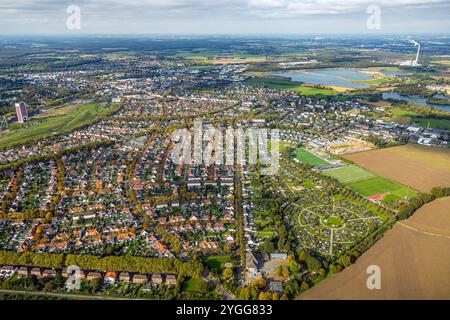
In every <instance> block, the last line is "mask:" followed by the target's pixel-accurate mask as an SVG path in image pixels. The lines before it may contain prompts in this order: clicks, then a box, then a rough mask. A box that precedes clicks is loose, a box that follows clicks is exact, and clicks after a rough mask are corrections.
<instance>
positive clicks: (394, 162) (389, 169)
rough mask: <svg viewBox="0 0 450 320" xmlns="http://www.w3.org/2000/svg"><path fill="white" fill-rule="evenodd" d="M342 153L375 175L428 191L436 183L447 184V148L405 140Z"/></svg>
mask: <svg viewBox="0 0 450 320" xmlns="http://www.w3.org/2000/svg"><path fill="white" fill-rule="evenodd" d="M343 157H344V158H345V159H347V160H350V161H352V162H354V163H356V164H358V165H359V166H361V167H363V168H365V169H367V170H370V171H372V172H374V173H376V174H378V175H381V176H383V177H386V178H388V179H391V180H393V181H396V182H398V183H401V184H404V185H407V186H409V187H411V188H413V189H416V190H419V191H422V192H430V191H431V189H432V188H433V187H437V186H450V150H448V149H442V148H440V149H439V148H431V147H426V146H421V145H412V144H408V145H404V146H399V147H393V148H387V149H380V150H372V151H366V152H360V153H354V154H348V155H345V156H343ZM387 163H389V165H386V164H387Z"/></svg>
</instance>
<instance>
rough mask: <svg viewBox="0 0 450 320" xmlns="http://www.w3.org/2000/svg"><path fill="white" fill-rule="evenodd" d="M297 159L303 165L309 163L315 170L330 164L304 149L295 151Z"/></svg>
mask: <svg viewBox="0 0 450 320" xmlns="http://www.w3.org/2000/svg"><path fill="white" fill-rule="evenodd" d="M295 159H297V160H298V161H300V162H301V163H307V164H309V165H311V166H313V167H315V168H317V167H321V166H326V165H328V164H329V163H328V162H326V161H325V160H323V159H322V158H319V157H318V156H316V155H314V154H312V153H311V152H309V151H307V150H305V149H303V148H298V149H297V150H295Z"/></svg>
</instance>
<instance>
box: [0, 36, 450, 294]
mask: <svg viewBox="0 0 450 320" xmlns="http://www.w3.org/2000/svg"><path fill="white" fill-rule="evenodd" d="M449 41H450V37H448V36H443V35H434V36H428V35H427V36H424V35H418V36H414V37H409V36H392V35H391V36H379V35H376V36H364V37H359V36H340V37H336V36H334V37H326V36H320V37H319V36H314V35H311V36H267V37H257V36H254V37H253V36H247V37H239V36H236V37H227V36H223V37H222V36H180V37H175V36H174V37H165V36H136V37H127V36H123V37H122V36H115V37H106V36H94V35H91V36H74V37H68V38H65V37H28V36H20V37H12V36H11V37H8V36H5V37H1V38H0V296H1V297H2V298H3V299H15V298H17V299H18V298H20V297H22V298H24V297H25V299H27V298H28V299H34V298H41V299H50V298H51V299H80V298H84V299H92V298H99V297H100V298H103V299H116V298H121V299H162V300H178V299H183V300H190V299H195V300H196V299H209V300H235V299H236V300H241V299H242V300H293V299H321V298H324V299H358V298H361V299H450V294H449V292H450V291H449V289H450V277H449V273H448V270H449V268H450V250H448V249H449V242H448V241H449V238H450V218H449V216H448V213H449V212H450V197H449V196H450V149H449V148H450V46H449V43H450V42H449ZM238 132H245V134H244V135H243V136H242V137H236V136H235V135H233V136H231V138H230V137H229V136H228V133H232V134H236V133H238ZM252 132H253V133H255V135H254V136H252ZM180 133H181V134H182V135H184V136H180ZM256 133H257V134H256ZM186 136H187V139H185V138H186ZM178 138H179V139H178ZM183 138H184V139H185V140H183ZM264 138H267V139H264ZM191 139H192V140H193V141H194V143H193V144H192V145H193V146H191ZM230 139H231V148H227V149H226V151H224V152H223V153H226V157H225V156H224V155H223V153H221V152H219V149H217V146H221V145H223V146H224V148H225V146H226V147H228V146H229V143H230ZM181 140H183V141H185V142H186V141H187V144H183V145H182V143H181V142H180V141H181ZM195 140H197V142H200V149H196V148H197V146H198V145H196V144H195ZM240 142H242V144H240ZM255 150H258V152H257V153H255V152H256V151H255ZM253 151H255V152H253ZM177 152H178V153H179V155H181V156H180V157H179V158H177V157H176V156H174V155H176V153H177ZM208 152H209V154H210V155H214V156H215V159H213V161H206V160H207V159H206V158H207V154H208ZM198 155H200V161H198V160H199V159H198V158H196V156H198ZM202 157H203V159H202ZM180 159H181V160H180ZM202 160H203V161H202ZM270 166H272V169H271V170H268V167H270ZM369 265H379V266H380V267H381V268H382V272H383V277H384V278H383V279H384V280H383V281H384V282H383V288H382V290H369V289H368V288H367V287H366V279H367V277H368V273H367V272H366V269H367V267H368V266H369ZM74 277H75V280H77V281H78V283H76V281H75V285H73V284H72V283H70V281H69V280H71V279H74ZM68 284H69V285H68ZM77 284H78V285H77Z"/></svg>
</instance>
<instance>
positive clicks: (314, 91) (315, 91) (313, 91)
mask: <svg viewBox="0 0 450 320" xmlns="http://www.w3.org/2000/svg"><path fill="white" fill-rule="evenodd" d="M296 91H297V92H298V93H299V94H304V95H305V96H314V95H319V94H321V95H325V96H331V95H333V94H335V93H336V92H335V91H334V90H332V89H324V88H313V87H298V88H296Z"/></svg>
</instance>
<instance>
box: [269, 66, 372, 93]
mask: <svg viewBox="0 0 450 320" xmlns="http://www.w3.org/2000/svg"><path fill="white" fill-rule="evenodd" d="M271 75H273V76H279V77H286V78H291V80H292V81H299V82H308V83H313V84H323V85H329V86H336V87H347V88H361V89H364V88H369V86H368V85H366V84H363V83H355V82H352V81H364V80H370V79H372V77H371V75H370V74H368V73H365V72H362V71H359V70H356V69H313V70H307V71H301V72H282V73H273V74H271Z"/></svg>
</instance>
